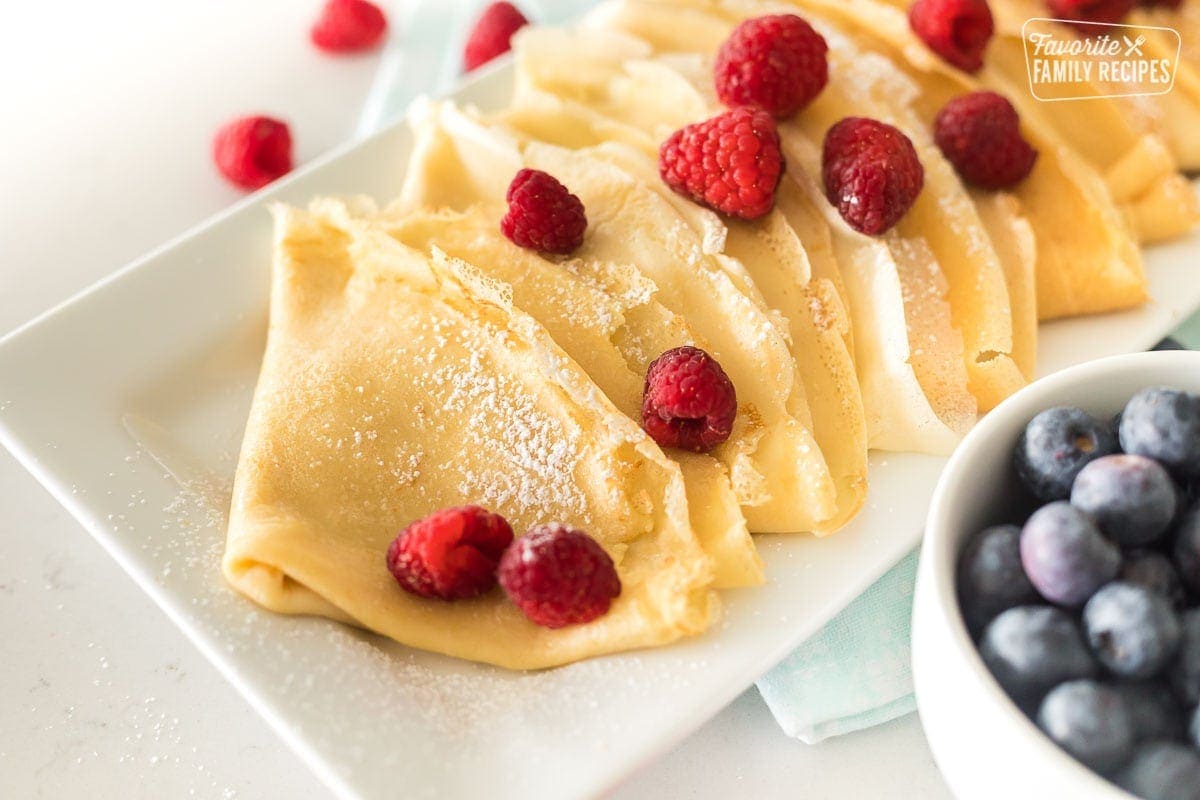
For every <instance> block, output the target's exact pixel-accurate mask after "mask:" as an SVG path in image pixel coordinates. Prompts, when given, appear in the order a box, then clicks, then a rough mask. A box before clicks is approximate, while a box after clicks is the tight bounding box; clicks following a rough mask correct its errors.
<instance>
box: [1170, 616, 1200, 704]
mask: <svg viewBox="0 0 1200 800" xmlns="http://www.w3.org/2000/svg"><path fill="white" fill-rule="evenodd" d="M1180 623H1181V627H1182V628H1183V641H1182V642H1181V643H1180V645H1179V656H1178V658H1176V659H1175V663H1174V664H1173V665H1172V666H1171V670H1170V677H1171V685H1172V686H1173V687H1174V689H1175V694H1176V695H1178V696H1179V699H1180V700H1182V701H1183V702H1184V704H1185V705H1187V706H1194V705H1196V704H1197V703H1200V608H1193V609H1190V610H1188V611H1185V612H1183V616H1182V617H1181V618H1180Z"/></svg>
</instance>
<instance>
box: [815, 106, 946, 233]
mask: <svg viewBox="0 0 1200 800" xmlns="http://www.w3.org/2000/svg"><path fill="white" fill-rule="evenodd" d="M821 172H822V177H823V178H824V180H825V196H826V197H827V198H828V199H829V202H830V203H832V204H833V205H834V206H836V207H837V210H838V213H839V214H841V215H842V219H844V220H846V222H847V224H849V225H850V227H851V228H854V230H856V231H858V232H860V233H866V234H869V235H872V236H874V235H876V234H880V233H883V232H884V231H886V230H888V229H889V228H891V227H892V226H893V225H895V224H896V223H897V222H899V221H900V219H901V217H903V216H904V215H905V214H906V213H908V209H910V208H912V204H913V203H914V202H916V199H917V195H919V194H920V193H921V187H922V186H923V185H924V184H925V169H924V168H923V167H922V166H921V160H920V159H919V158H917V151H916V150H914V149H913V145H912V142H911V141H909V138H908V137H907V136H905V135H904V134H903V133H901V132H900V131H899V130H897V129H896V128H893V127H892V126H891V125H888V124H886V123H883V122H879V121H878V120H874V119H866V118H864V117H846V118H845V119H844V120H842V121H841V122H839V123H837V124H836V125H834V126H833V127H832V128H830V129H829V132H828V133H826V134H825V147H824V150H823V152H822V153H821Z"/></svg>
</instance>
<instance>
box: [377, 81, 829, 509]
mask: <svg viewBox="0 0 1200 800" xmlns="http://www.w3.org/2000/svg"><path fill="white" fill-rule="evenodd" d="M413 116H414V120H415V124H416V125H417V126H418V128H421V127H422V126H427V125H436V126H440V128H441V130H442V131H443V133H444V136H443V137H442V140H441V141H442V142H443V145H444V146H446V147H448V148H449V149H450V150H451V151H452V154H453V155H452V157H451V158H450V159H448V160H443V161H442V163H444V164H446V165H447V167H446V168H447V169H450V170H451V172H450V173H449V174H452V175H453V176H454V180H453V181H452V180H447V179H445V173H443V175H442V176H432V175H428V174H422V173H421V172H420V171H419V170H414V171H410V173H409V175H408V177H407V179H406V182H405V187H404V190H403V192H402V195H401V208H402V209H404V208H412V207H413V206H414V205H419V206H423V207H434V208H449V209H463V208H466V207H469V206H471V205H475V204H480V203H491V204H493V206H494V207H496V208H497V210H496V212H495V213H496V214H497V216H496V217H495V218H496V219H499V214H500V213H502V212H501V211H500V208H502V206H500V207H497V206H496V205H495V204H497V203H499V202H500V199H501V198H503V196H504V192H505V190H506V187H507V184H508V182H509V180H510V179H511V176H512V175H513V174H515V173H516V171H517V170H518V169H520V168H521V167H522V166H527V167H532V168H535V169H541V170H543V171H545V172H548V173H550V174H551V175H554V176H555V177H556V178H558V179H559V180H560V181H562V182H563V183H564V184H565V185H566V186H567V187H568V188H569V189H570V190H571V191H572V192H574V193H575V194H577V195H578V196H579V197H580V199H581V200H582V201H583V204H584V207H585V208H586V209H587V215H588V232H587V235H586V236H585V237H584V242H583V245H582V246H581V247H580V248H579V249H578V250H577V251H576V252H575V253H574V256H575V257H576V258H579V259H582V260H584V261H589V260H592V261H601V262H609V263H614V264H623V265H625V266H626V267H628V268H631V269H635V270H637V271H638V272H639V273H641V275H642V276H643V278H644V279H645V280H646V281H647V282H648V283H649V284H650V285H653V286H654V287H655V289H654V291H655V299H656V300H658V302H660V303H661V304H662V305H663V306H665V307H666V308H668V309H670V310H671V311H672V312H674V313H675V314H678V315H680V316H681V317H683V318H685V319H687V320H688V321H689V322H690V323H691V325H692V327H693V329H694V330H695V331H696V334H697V336H698V337H700V338H702V340H703V341H704V342H705V343H706V344H707V345H708V347H707V348H706V349H708V350H709V352H711V353H712V354H713V356H714V357H715V358H716V359H717V361H718V362H720V364H721V365H722V367H723V368H724V369H725V371H726V372H727V373H728V374H729V376H730V379H731V380H732V381H733V384H734V386H736V387H737V394H738V403H739V412H738V417H737V419H736V420H735V423H734V430H733V434H732V435H731V437H730V439H729V440H728V441H727V442H726V443H724V444H722V445H720V446H718V447H717V448H716V449H715V450H713V455H714V456H715V457H716V458H717V459H718V460H720V461H721V462H722V463H723V464H725V465H726V467H727V468H728V470H729V474H730V478H731V481H732V485H733V489H734V492H735V493H736V495H737V497H738V500H739V503H740V504H741V506H742V511H743V513H744V514H745V517H746V520H747V523H748V525H749V528H750V530H751V531H754V532H756V533H758V532H795V531H811V530H815V529H817V528H818V527H819V526H820V525H821V523H822V522H823V521H824V520H828V519H830V518H832V517H833V516H834V515H835V513H836V510H837V509H836V501H837V490H836V487H835V486H834V482H833V479H832V478H831V476H830V472H829V467H828V465H827V464H826V462H825V459H824V457H823V455H822V453H821V450H820V448H819V447H818V445H817V443H816V441H815V440H814V438H813V435H812V431H811V419H812V418H811V413H810V411H809V408H808V405H807V402H806V401H805V396H804V386H803V384H802V383H801V381H800V379H799V376H798V374H797V369H796V365H795V363H794V361H793V359H792V356H791V352H790V351H789V349H788V345H787V331H786V327H785V324H784V322H783V321H782V320H780V319H779V318H778V317H777V316H776V315H773V314H772V313H770V311H769V309H767V308H766V307H765V306H764V305H763V303H762V297H761V294H760V293H759V292H758V291H757V289H756V288H755V287H754V286H753V285H752V283H751V282H749V280H748V277H747V276H746V275H745V274H744V270H743V269H742V268H741V266H740V265H737V264H736V263H733V262H731V261H730V260H727V259H726V260H722V259H720V258H718V257H716V256H715V255H713V254H712V253H713V248H712V247H711V245H712V242H711V241H710V240H711V239H712V238H714V237H717V236H719V235H721V231H720V230H719V229H716V228H714V229H712V230H709V231H707V232H706V233H697V232H696V231H695V229H693V228H692V227H691V226H690V225H689V224H688V222H687V221H686V220H685V219H684V218H683V217H682V216H681V215H680V214H679V213H678V211H676V209H675V208H674V207H672V206H671V204H670V203H668V202H667V201H665V200H664V199H663V198H662V197H661V196H660V195H659V194H658V193H657V192H656V191H655V190H654V189H651V188H649V187H647V186H646V185H644V183H643V182H642V181H640V180H639V179H637V178H636V177H635V176H632V175H630V174H629V173H628V172H625V171H624V170H622V169H620V168H619V167H617V166H616V165H614V164H612V163H611V162H609V161H606V160H604V159H602V158H599V157H597V156H596V155H595V154H593V153H590V152H589V151H588V150H586V149H585V150H567V149H565V148H562V147H558V146H555V145H551V144H547V143H544V142H539V141H533V140H530V139H527V138H523V137H521V136H520V135H519V134H518V132H517V131H514V130H511V129H509V130H505V129H504V128H503V127H502V126H499V125H497V124H494V123H488V122H486V121H484V120H482V119H480V118H479V117H477V116H471V115H469V114H466V113H463V112H462V111H460V110H458V109H456V108H454V107H453V106H451V105H449V104H427V105H425V106H423V107H421V108H419V109H418V110H417V111H416V112H414V115H413ZM427 163H428V162H427ZM658 354H659V353H658V352H654V351H652V350H644V351H643V352H642V354H641V361H642V362H644V363H647V364H648V363H649V361H650V360H651V359H653V358H655V357H656V356H657V355H658ZM637 371H638V372H640V373H642V374H644V369H643V368H639V369H638V370H637Z"/></svg>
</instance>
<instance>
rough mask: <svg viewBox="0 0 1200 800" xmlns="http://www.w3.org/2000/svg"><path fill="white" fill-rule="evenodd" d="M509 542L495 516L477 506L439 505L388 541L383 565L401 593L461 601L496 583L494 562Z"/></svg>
mask: <svg viewBox="0 0 1200 800" xmlns="http://www.w3.org/2000/svg"><path fill="white" fill-rule="evenodd" d="M512 540H513V532H512V528H511V527H510V526H509V524H508V522H507V521H505V519H504V517H502V516H500V515H499V514H493V513H492V512H490V511H487V510H485V509H482V508H480V507H479V506H458V507H456V508H444V509H442V510H441V511H435V512H433V513H432V514H430V515H429V516H427V517H425V518H424V519H419V520H417V521H416V522H414V523H412V524H411V525H409V526H408V527H407V528H405V529H404V530H402V531H401V532H400V535H399V536H397V537H396V538H395V539H393V540H392V543H391V544H390V545H389V546H388V551H387V566H388V570H389V571H390V572H391V573H392V577H394V578H395V579H396V582H397V583H399V584H400V586H401V588H403V589H404V590H405V591H407V592H412V593H413V594H415V595H420V596H421V597H435V598H438V599H441V600H461V599H463V598H466V597H474V596H475V595H478V594H483V593H484V592H486V591H487V590H488V589H491V588H492V586H494V585H495V584H496V564H497V563H499V561H500V556H501V555H502V554H503V553H504V549H505V548H506V547H508V546H509V545H510V544H512Z"/></svg>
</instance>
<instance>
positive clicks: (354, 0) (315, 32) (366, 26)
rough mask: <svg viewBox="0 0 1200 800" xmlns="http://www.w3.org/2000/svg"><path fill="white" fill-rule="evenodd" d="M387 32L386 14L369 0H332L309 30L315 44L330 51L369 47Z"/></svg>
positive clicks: (326, 4) (357, 50)
mask: <svg viewBox="0 0 1200 800" xmlns="http://www.w3.org/2000/svg"><path fill="white" fill-rule="evenodd" d="M386 32H387V17H385V16H384V15H383V12H382V11H380V10H379V7H378V6H375V5H373V4H371V3H368V2H367V0H329V1H328V2H327V3H325V6H324V7H323V8H322V9H321V16H320V17H319V18H317V21H316V22H314V23H313V26H312V30H311V31H309V38H311V39H312V43H313V44H315V45H316V46H317V47H319V48H321V49H322V50H324V51H326V52H329V53H356V52H360V51H362V50H370V49H371V48H372V47H374V46H375V45H377V44H379V42H380V41H381V40H382V39H383V35H384V34H385V33H386Z"/></svg>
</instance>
